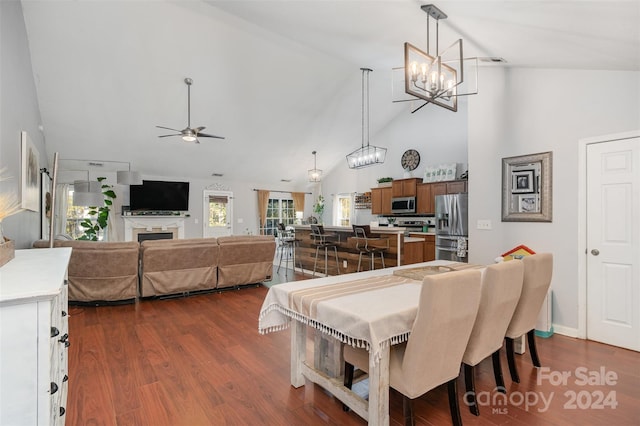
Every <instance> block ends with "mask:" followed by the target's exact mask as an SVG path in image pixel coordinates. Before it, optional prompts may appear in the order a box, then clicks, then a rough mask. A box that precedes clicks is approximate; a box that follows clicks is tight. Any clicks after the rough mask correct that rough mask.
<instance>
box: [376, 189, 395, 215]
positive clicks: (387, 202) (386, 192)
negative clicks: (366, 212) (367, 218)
mask: <svg viewBox="0 0 640 426" xmlns="http://www.w3.org/2000/svg"><path fill="white" fill-rule="evenodd" d="M392 194H393V188H392V187H384V188H371V214H391V196H392Z"/></svg>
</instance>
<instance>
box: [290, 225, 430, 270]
mask: <svg viewBox="0 0 640 426" xmlns="http://www.w3.org/2000/svg"><path fill="white" fill-rule="evenodd" d="M323 227H324V231H325V232H326V233H327V234H336V236H337V238H338V243H337V244H336V247H337V250H338V261H339V264H340V273H341V274H343V273H345V272H347V273H350V272H356V270H357V266H358V258H359V256H360V253H359V251H358V250H357V249H356V240H355V238H354V233H353V228H352V227H350V226H332V225H323ZM293 228H294V229H295V231H296V239H298V240H299V247H298V253H297V254H296V261H297V260H298V259H300V260H301V261H302V264H303V266H304V269H307V270H313V264H314V261H315V255H316V251H315V250H316V249H315V246H314V245H313V244H312V242H313V239H312V237H311V225H293ZM406 230H407V229H406V228H404V227H400V226H377V227H373V228H371V232H372V233H373V234H375V235H376V236H378V235H379V236H380V237H382V238H384V237H386V238H388V239H389V248H388V249H387V250H386V251H385V252H384V263H385V266H386V267H391V266H399V265H405V264H408V263H414V262H415V257H416V256H415V255H414V254H413V253H414V252H415V251H416V249H417V247H416V244H417V243H419V242H422V241H423V240H422V239H421V238H416V237H405V235H404V234H405V231H406ZM372 244H375V245H378V244H382V245H386V241H385V240H382V241H376V242H374V243H372ZM407 249H409V251H408V252H407ZM411 249H413V251H412V250H411ZM421 253H422V252H421ZM332 254H333V251H331V252H330V255H329V268H328V273H329V274H335V272H336V268H335V257H332V256H331V255H332ZM420 256H422V254H420ZM363 257H365V256H363ZM376 257H377V262H376V269H377V268H380V267H381V265H380V263H381V262H380V256H376ZM332 258H333V261H332ZM419 260H420V261H421V260H422V259H419ZM362 263H363V267H364V268H367V267H368V261H367V260H366V259H363V261H362ZM318 264H322V268H320V267H318V271H320V270H322V271H324V252H323V253H322V254H321V255H319V256H318ZM345 264H346V268H345V266H344V265H345Z"/></svg>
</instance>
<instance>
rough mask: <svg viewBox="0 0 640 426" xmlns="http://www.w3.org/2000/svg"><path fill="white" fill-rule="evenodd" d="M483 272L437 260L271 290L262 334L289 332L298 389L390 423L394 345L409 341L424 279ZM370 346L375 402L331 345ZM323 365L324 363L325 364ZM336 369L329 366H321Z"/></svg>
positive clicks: (292, 372)
mask: <svg viewBox="0 0 640 426" xmlns="http://www.w3.org/2000/svg"><path fill="white" fill-rule="evenodd" d="M469 267H480V266H479V265H469V264H465V263H459V262H451V261H445V260H436V261H431V262H424V263H420V264H413V265H405V266H397V267H392V268H386V269H378V270H373V271H365V272H358V273H352V274H345V275H337V276H329V277H324V278H316V279H311V280H303V281H294V282H288V283H282V284H277V285H274V286H272V287H271V288H270V289H269V291H268V293H267V295H266V296H265V299H264V302H263V304H262V308H261V310H260V314H259V325H258V331H259V332H260V333H261V334H265V333H270V332H276V331H281V330H285V329H290V330H291V370H290V378H291V385H292V386H293V387H296V388H297V387H300V386H303V385H304V384H305V379H307V380H309V381H311V382H312V383H316V384H318V385H320V386H321V387H323V388H324V389H326V390H327V391H329V392H330V393H331V394H333V395H334V396H335V397H336V398H338V399H339V400H341V401H342V402H343V403H344V404H346V405H347V406H348V407H349V408H351V409H352V410H353V411H354V412H355V413H356V414H358V415H359V416H360V417H362V418H364V419H365V420H367V421H368V424H369V425H388V424H389V353H390V347H391V346H392V345H396V344H399V343H403V342H406V341H407V340H408V338H409V335H410V333H411V328H412V326H413V323H414V320H415V317H416V313H417V310H418V301H419V299H420V297H419V296H420V291H421V285H422V278H423V277H424V276H425V275H427V274H433V273H442V272H447V271H451V270H458V269H466V268H469ZM308 328H312V329H314V330H315V333H316V335H318V334H320V335H321V336H322V338H321V339H318V338H316V339H314V359H315V362H311V363H309V362H307V360H306V354H307V351H306V345H307V329H308ZM327 341H329V342H332V343H338V345H334V347H335V346H337V347H338V348H341V345H352V346H354V347H358V348H365V349H366V350H367V351H368V352H369V374H368V379H369V398H368V400H366V399H365V398H363V397H361V396H359V395H357V394H356V393H354V392H353V391H352V390H351V389H348V388H346V387H345V386H344V384H343V378H342V377H341V376H340V373H339V372H340V371H341V370H340V368H339V366H338V365H337V364H340V363H342V362H343V361H342V358H341V351H340V350H335V351H333V352H329V353H324V354H322V356H318V354H316V353H315V352H317V351H321V350H323V349H324V350H325V351H326V348H327V347H331V345H326V344H325V345H321V343H322V342H324V343H326V342H327ZM319 360H323V362H319ZM324 363H326V364H334V365H333V367H334V368H330V369H327V368H325V367H326V366H325V365H322V364H324Z"/></svg>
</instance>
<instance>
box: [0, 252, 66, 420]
mask: <svg viewBox="0 0 640 426" xmlns="http://www.w3.org/2000/svg"><path fill="white" fill-rule="evenodd" d="M70 256H71V248H69V247H65V248H55V249H37V250H33V249H32V250H17V251H16V253H15V258H14V259H13V260H11V261H10V262H9V263H7V264H6V265H4V266H3V267H2V268H0V323H1V324H2V330H1V332H0V358H1V359H2V363H1V364H0V373H1V374H0V375H1V376H2V380H1V381H0V395H2V398H0V424H2V425H64V423H65V410H66V402H67V383H68V382H67V380H68V374H69V373H68V363H67V359H68V358H67V357H68V349H67V348H68V346H69V326H68V318H69V317H68V315H67V313H68V302H67V284H66V276H67V274H66V272H67V265H68V264H69V258H70Z"/></svg>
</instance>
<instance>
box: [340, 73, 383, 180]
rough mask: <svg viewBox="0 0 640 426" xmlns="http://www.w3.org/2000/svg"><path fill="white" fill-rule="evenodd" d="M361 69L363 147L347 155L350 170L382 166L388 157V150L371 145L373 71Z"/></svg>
mask: <svg viewBox="0 0 640 426" xmlns="http://www.w3.org/2000/svg"><path fill="white" fill-rule="evenodd" d="M360 69H361V70H362V145H361V146H360V148H358V149H356V150H355V151H353V152H352V153H350V154H348V155H347V164H348V165H349V168H350V169H361V168H364V167H369V166H373V165H376V164H382V163H384V160H385V158H386V156H387V148H381V147H379V146H374V145H369V73H370V72H371V71H373V70H371V69H370V68H360ZM365 143H366V144H365Z"/></svg>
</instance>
